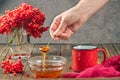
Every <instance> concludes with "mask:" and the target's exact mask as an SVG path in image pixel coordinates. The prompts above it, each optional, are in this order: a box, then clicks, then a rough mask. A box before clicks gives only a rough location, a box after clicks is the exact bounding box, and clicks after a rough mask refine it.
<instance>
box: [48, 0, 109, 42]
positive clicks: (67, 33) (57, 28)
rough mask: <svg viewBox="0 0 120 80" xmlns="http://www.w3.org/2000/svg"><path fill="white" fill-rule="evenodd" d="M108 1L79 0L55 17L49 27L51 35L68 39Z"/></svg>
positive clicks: (55, 38)
mask: <svg viewBox="0 0 120 80" xmlns="http://www.w3.org/2000/svg"><path fill="white" fill-rule="evenodd" d="M109 1H110V0H80V2H79V3H78V4H77V5H75V6H74V7H72V8H71V9H69V10H67V11H65V12H63V13H61V14H60V15H58V16H56V17H55V19H54V21H53V23H52V24H51V27H50V35H51V37H52V38H53V39H54V40H59V39H62V40H67V39H69V38H70V37H71V35H72V34H73V33H75V32H76V31H77V30H78V29H79V28H80V27H81V26H82V25H83V24H84V23H85V22H86V21H87V20H88V19H89V18H90V17H91V16H92V15H93V14H94V13H95V12H96V11H98V10H99V9H100V8H101V7H103V6H104V5H105V4H106V3H107V2H109ZM98 3H99V4H98Z"/></svg>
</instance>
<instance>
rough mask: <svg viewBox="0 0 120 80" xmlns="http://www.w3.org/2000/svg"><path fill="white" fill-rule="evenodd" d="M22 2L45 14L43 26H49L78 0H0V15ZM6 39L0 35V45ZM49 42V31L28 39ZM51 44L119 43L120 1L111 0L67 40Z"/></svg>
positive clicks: (33, 41)
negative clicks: (38, 37)
mask: <svg viewBox="0 0 120 80" xmlns="http://www.w3.org/2000/svg"><path fill="white" fill-rule="evenodd" d="M22 2H27V3H29V4H32V5H33V6H34V7H38V8H40V9H41V10H42V11H43V12H44V13H45V14H46V21H45V26H47V25H48V26H49V25H50V24H51V22H52V20H53V19H54V17H55V16H56V15H58V14H60V13H61V12H63V11H65V10H67V9H69V8H71V7H72V6H74V5H76V4H77V3H78V2H79V0H0V13H1V14H4V11H5V10H8V9H9V10H12V9H13V8H14V7H15V6H18V5H19V4H20V3H22ZM98 4H99V3H98ZM7 39H8V38H7V36H5V35H0V43H7ZM50 40H51V37H50V35H49V31H47V32H46V33H45V34H43V35H42V38H40V39H34V38H30V42H31V43H47V42H48V41H50ZM51 43H120V0H111V1H110V2H109V3H108V4H107V5H106V6H104V7H103V8H102V9H101V10H99V11H98V12H97V13H96V14H95V15H94V16H92V17H91V18H90V19H89V20H88V21H87V22H86V23H85V24H84V25H83V27H82V28H81V29H80V30H79V31H78V32H76V33H75V34H74V35H73V36H72V37H71V38H70V39H69V40H67V41H52V42H51Z"/></svg>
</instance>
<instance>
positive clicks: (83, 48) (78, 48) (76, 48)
mask: <svg viewBox="0 0 120 80" xmlns="http://www.w3.org/2000/svg"><path fill="white" fill-rule="evenodd" d="M96 48H97V46H94V45H78V46H74V47H73V49H75V50H92V49H96Z"/></svg>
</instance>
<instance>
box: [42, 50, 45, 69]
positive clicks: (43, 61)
mask: <svg viewBox="0 0 120 80" xmlns="http://www.w3.org/2000/svg"><path fill="white" fill-rule="evenodd" d="M42 55H43V59H42V68H43V69H42V71H45V60H46V53H45V52H42Z"/></svg>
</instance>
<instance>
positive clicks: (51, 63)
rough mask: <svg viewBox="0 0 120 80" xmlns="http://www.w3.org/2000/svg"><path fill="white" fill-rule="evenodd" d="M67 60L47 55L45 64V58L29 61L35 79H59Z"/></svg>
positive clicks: (37, 57)
mask: <svg viewBox="0 0 120 80" xmlns="http://www.w3.org/2000/svg"><path fill="white" fill-rule="evenodd" d="M66 61H67V60H66V58H65V57H62V56H54V55H47V56H46V59H45V63H44V64H43V56H35V57H31V58H30V59H29V60H28V64H29V67H30V70H31V72H32V74H33V76H34V77H35V78H58V77H60V75H61V74H62V72H63V69H64V66H65V64H66Z"/></svg>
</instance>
